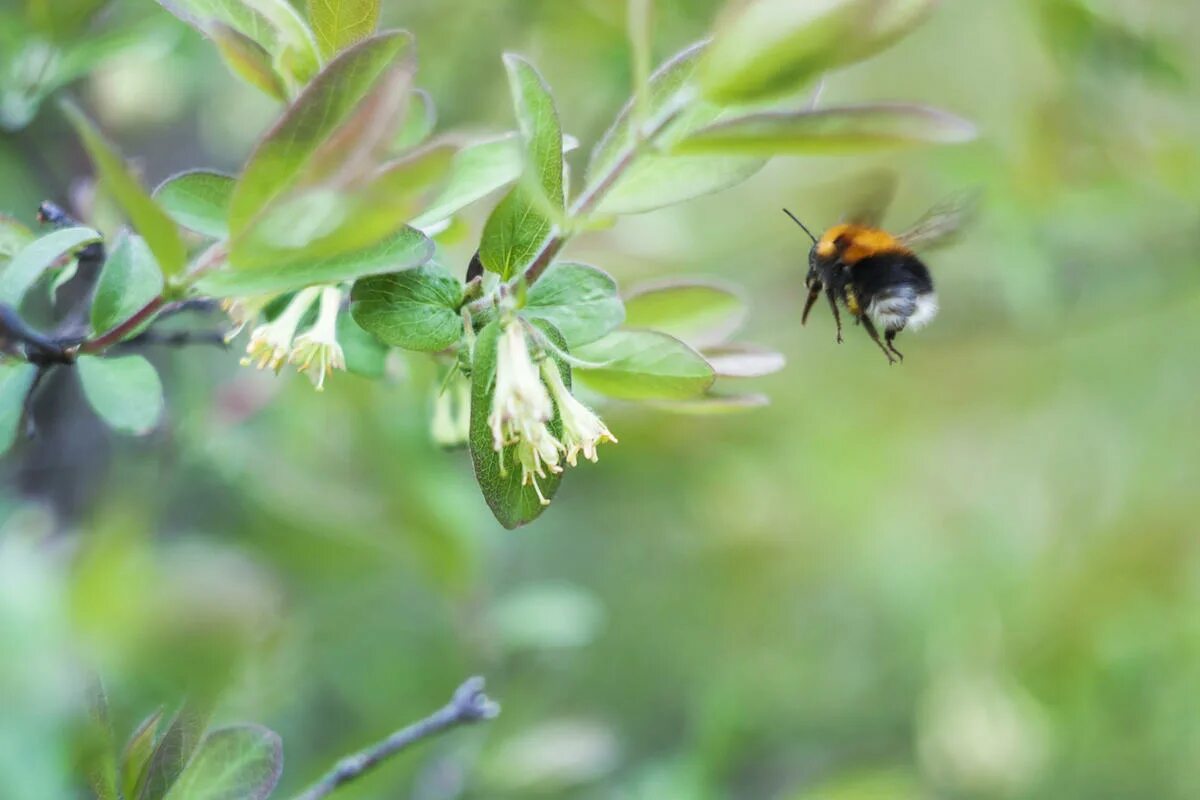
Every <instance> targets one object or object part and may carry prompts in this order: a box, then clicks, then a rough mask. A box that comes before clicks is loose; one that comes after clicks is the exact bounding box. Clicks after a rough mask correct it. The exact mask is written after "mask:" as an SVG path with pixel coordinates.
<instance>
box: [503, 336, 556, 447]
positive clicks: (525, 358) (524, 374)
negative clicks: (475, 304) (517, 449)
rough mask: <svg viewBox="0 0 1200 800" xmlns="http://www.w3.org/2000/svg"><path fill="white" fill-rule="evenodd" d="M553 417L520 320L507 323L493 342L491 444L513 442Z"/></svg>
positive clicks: (508, 443) (548, 397)
mask: <svg viewBox="0 0 1200 800" xmlns="http://www.w3.org/2000/svg"><path fill="white" fill-rule="evenodd" d="M553 417H554V405H553V404H552V403H551V402H550V394H549V392H547V391H546V387H545V386H544V385H543V384H542V379H541V378H540V377H538V368H537V366H536V365H535V364H534V363H533V359H532V358H531V357H530V355H529V346H528V344H526V342H525V332H524V330H523V329H522V327H521V323H519V322H513V323H510V324H509V325H508V327H506V328H505V329H504V331H503V332H502V333H501V334H500V341H499V343H498V344H497V346H496V390H495V392H494V393H493V395H492V411H491V413H490V414H489V415H488V426H489V427H490V428H491V430H492V443H493V446H494V447H495V448H496V450H497V451H499V450H502V449H503V448H504V447H505V446H506V445H511V444H516V443H517V442H518V441H520V440H521V439H522V438H528V437H527V436H526V434H528V433H529V432H530V431H531V430H533V429H534V428H536V427H537V426H538V425H541V426H545V424H546V423H547V422H549V421H550V420H551V419H552V418H553Z"/></svg>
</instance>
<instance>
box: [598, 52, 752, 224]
mask: <svg viewBox="0 0 1200 800" xmlns="http://www.w3.org/2000/svg"><path fill="white" fill-rule="evenodd" d="M706 45H707V42H699V43H697V44H693V45H691V46H690V47H688V48H686V49H684V50H683V51H682V52H680V53H678V54H676V55H675V56H674V57H672V58H671V59H670V60H668V61H667V62H666V63H665V64H663V65H662V66H661V67H659V68H658V70H656V71H655V73H654V74H653V75H652V76H651V77H650V83H649V86H648V88H647V91H646V96H645V99H644V100H643V103H644V106H645V108H644V109H643V113H645V114H646V115H647V116H648V117H650V118H652V119H653V118H656V117H658V116H660V115H662V114H664V113H666V112H667V111H669V110H670V108H671V107H672V105H674V104H677V103H678V102H679V101H680V93H681V92H682V91H684V89H685V87H686V86H687V85H688V82H689V81H690V80H691V78H692V75H693V74H694V73H695V71H696V65H697V64H698V63H699V61H700V58H701V56H702V55H703V54H704V50H705V47H706ZM720 114H721V109H720V108H718V107H717V106H713V105H710V104H708V103H704V102H703V101H698V100H693V101H691V103H689V105H688V106H687V107H686V110H685V111H684V112H683V113H681V114H680V116H679V118H678V119H676V121H675V122H674V123H672V124H671V125H670V126H669V127H668V129H667V130H666V131H665V132H664V133H663V135H662V137H661V138H662V139H663V140H668V141H674V140H675V139H677V138H679V137H680V136H682V135H684V134H686V133H688V132H689V131H691V130H693V129H694V128H697V127H700V126H703V125H708V124H710V123H711V122H713V121H714V120H715V119H717V117H718V116H720ZM636 142H637V122H636V119H635V114H634V104H633V101H630V102H629V103H627V104H626V105H625V107H624V108H623V109H622V110H621V113H620V114H618V115H617V119H616V121H615V122H614V123H613V125H612V127H610V128H609V129H608V131H607V132H606V133H605V134H604V137H603V138H602V139H601V140H600V142H599V144H597V145H596V149H595V150H594V151H593V152H592V158H591V161H590V162H589V164H588V181H589V183H590V184H595V183H596V182H598V181H601V180H604V178H605V176H606V175H607V174H608V173H609V171H610V170H612V169H613V168H614V167H615V166H616V165H617V164H618V163H619V162H620V161H621V160H623V159H624V158H626V157H627V156H628V153H629V152H631V149H632V148H633V147H634V146H635V145H636ZM764 164H766V160H765V159H763V158H758V157H746V156H727V155H726V156H715V157H714V156H678V155H669V154H666V153H660V152H657V151H653V150H650V151H647V152H643V153H641V154H640V155H638V157H637V159H636V160H635V161H634V162H633V164H632V165H631V166H629V167H628V168H627V169H626V170H625V172H624V174H623V175H622V176H621V178H620V179H618V180H617V182H616V183H615V184H614V185H613V187H612V188H611V189H610V190H609V191H608V193H607V194H606V195H605V196H604V199H603V200H602V201H601V202H600V205H599V208H598V211H599V213H601V214H640V213H643V212H646V211H652V210H654V209H656V208H663V207H665V206H669V205H674V204H675V203H680V202H683V201H684V200H690V199H692V198H694V197H700V196H701V195H705V194H711V193H712V192H717V191H720V190H722V189H727V188H729V187H730V186H734V185H736V184H738V183H741V182H742V181H744V180H746V179H747V178H749V177H750V176H751V175H753V174H754V173H756V172H758V171H759V170H760V169H762V167H763V165H764Z"/></svg>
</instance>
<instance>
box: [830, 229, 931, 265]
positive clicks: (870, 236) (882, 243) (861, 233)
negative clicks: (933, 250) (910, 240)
mask: <svg viewBox="0 0 1200 800" xmlns="http://www.w3.org/2000/svg"><path fill="white" fill-rule="evenodd" d="M816 248H817V255H819V256H821V257H822V258H830V257H832V256H835V255H838V254H839V253H840V254H841V259H840V260H841V261H842V263H844V264H847V265H850V266H853V265H854V264H857V263H858V262H859V261H862V260H863V259H864V258H869V257H870V256H873V255H876V254H878V253H887V252H902V253H903V252H908V248H906V247H905V246H904V245H902V244H901V243H900V241H899V240H898V239H896V237H894V236H892V235H891V234H890V233H888V232H887V231H884V230H880V229H879V228H869V227H866V226H865V225H854V224H842V225H835V226H833V227H832V228H830V229H829V230H827V231H825V234H824V235H823V236H822V237H821V240H820V241H819V242H817V245H816Z"/></svg>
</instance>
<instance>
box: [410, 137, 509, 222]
mask: <svg viewBox="0 0 1200 800" xmlns="http://www.w3.org/2000/svg"><path fill="white" fill-rule="evenodd" d="M522 163H523V161H522V157H521V144H520V141H519V138H518V136H517V134H512V133H510V134H505V135H504V136H501V137H499V138H496V139H488V140H485V141H482V142H477V143H475V144H471V145H468V146H466V147H464V148H463V149H462V150H459V151H458V154H457V155H455V156H454V161H453V163H452V164H451V165H450V174H449V176H448V177H447V178H446V182H445V184H444V185H443V186H442V190H441V191H440V192H439V193H438V196H437V197H436V198H435V199H434V200H433V201H432V202H431V203H430V204H429V206H428V207H427V208H426V209H425V210H424V211H423V212H421V214H420V216H418V217H416V218H415V219H413V221H412V224H413V225H414V226H415V227H418V228H425V227H428V226H431V225H434V224H435V223H438V222H441V221H442V220H444V219H446V218H447V217H449V216H451V215H452V214H455V213H457V212H459V211H461V210H462V209H464V208H466V207H467V206H469V205H470V204H471V203H474V202H475V201H476V200H480V199H482V198H484V197H486V196H488V195H489V194H491V193H492V192H494V191H496V190H497V189H500V188H502V187H504V186H507V185H508V184H510V183H512V182H513V181H515V180H516V179H517V178H519V177H521V166H522Z"/></svg>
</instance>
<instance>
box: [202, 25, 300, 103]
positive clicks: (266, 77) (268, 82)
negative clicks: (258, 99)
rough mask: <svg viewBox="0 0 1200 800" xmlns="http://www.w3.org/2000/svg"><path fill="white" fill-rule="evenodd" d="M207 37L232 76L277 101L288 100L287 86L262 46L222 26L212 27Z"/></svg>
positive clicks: (228, 27) (236, 31) (235, 30)
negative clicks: (215, 47)
mask: <svg viewBox="0 0 1200 800" xmlns="http://www.w3.org/2000/svg"><path fill="white" fill-rule="evenodd" d="M208 35H209V38H211V39H212V40H213V44H215V45H216V46H217V52H218V53H220V54H221V58H222V60H224V62H225V66H227V67H229V69H230V71H231V72H233V74H234V75H237V76H238V77H239V78H241V79H242V80H244V81H245V82H246V83H248V84H250V85H251V86H253V87H254V88H256V89H259V90H261V91H263V92H265V93H267V94H269V95H270V96H271V97H274V98H275V99H276V100H282V101H286V100H287V91H288V90H287V86H286V85H285V84H284V82H283V79H282V78H281V77H279V73H278V72H276V71H275V65H274V64H272V63H271V54H270V53H268V52H267V51H266V50H264V49H263V47H262V45H260V44H259V43H258V42H256V41H254V40H253V39H251V38H250V37H249V36H246V35H245V34H243V33H241V32H239V31H238V30H237V29H235V28H231V27H230V26H228V25H226V24H224V23H223V22H214V23H212V24H211V25H210V26H209V28H208Z"/></svg>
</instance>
